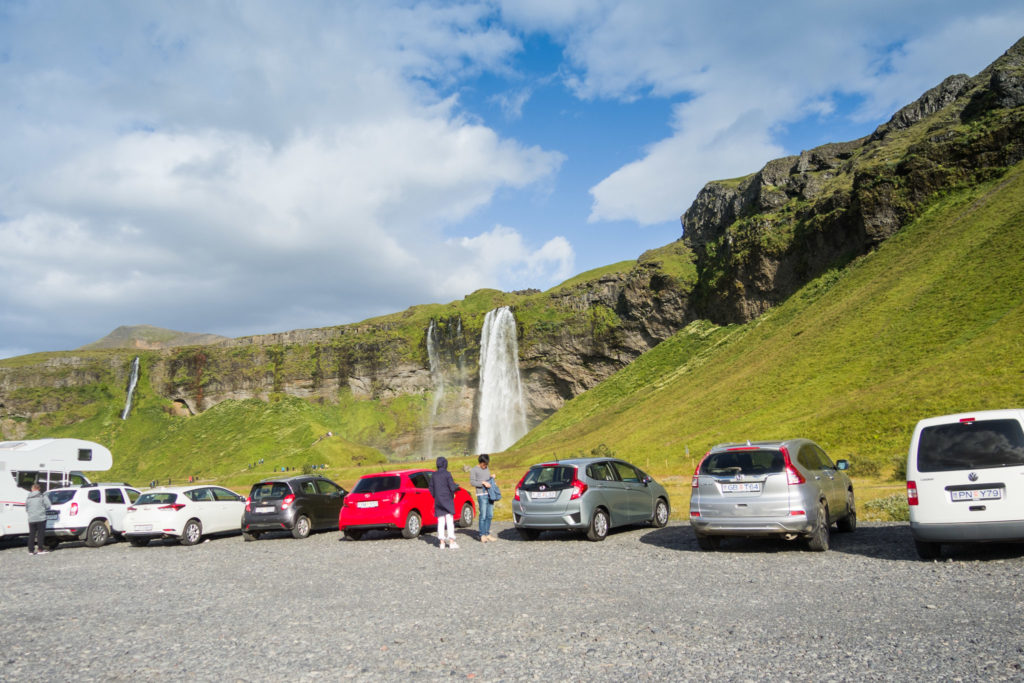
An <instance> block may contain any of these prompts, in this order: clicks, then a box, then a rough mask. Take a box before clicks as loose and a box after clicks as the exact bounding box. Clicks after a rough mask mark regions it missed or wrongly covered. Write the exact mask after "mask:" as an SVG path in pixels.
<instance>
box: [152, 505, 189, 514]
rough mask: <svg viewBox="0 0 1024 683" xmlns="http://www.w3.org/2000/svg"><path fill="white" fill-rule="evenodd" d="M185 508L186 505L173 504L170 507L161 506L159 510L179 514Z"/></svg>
mask: <svg viewBox="0 0 1024 683" xmlns="http://www.w3.org/2000/svg"><path fill="white" fill-rule="evenodd" d="M183 507H185V504H184V503H171V504H170V505H161V506H160V507H158V508H157V510H174V511H175V512H177V511H178V510H180V509H181V508H183Z"/></svg>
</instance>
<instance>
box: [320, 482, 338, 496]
mask: <svg viewBox="0 0 1024 683" xmlns="http://www.w3.org/2000/svg"><path fill="white" fill-rule="evenodd" d="M316 487H317V488H318V489H320V493H322V494H323V495H325V496H329V495H331V494H332V493H337V492H338V491H340V490H341V488H340V487H339V486H336V485H335V484H334V483H332V482H329V481H327V480H326V479H317V480H316Z"/></svg>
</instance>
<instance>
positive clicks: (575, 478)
mask: <svg viewBox="0 0 1024 683" xmlns="http://www.w3.org/2000/svg"><path fill="white" fill-rule="evenodd" d="M579 473H580V471H579V470H578V469H577V470H575V471H574V473H573V475H572V484H571V486H572V495H571V496H569V500H576V499H577V498H579V497H580V496H582V495H583V494H584V493H586V492H587V485H586V484H584V483H583V482H582V481H580V479H579Z"/></svg>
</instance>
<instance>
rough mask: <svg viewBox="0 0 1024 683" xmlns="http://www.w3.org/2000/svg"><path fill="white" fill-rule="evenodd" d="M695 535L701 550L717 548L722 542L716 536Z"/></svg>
mask: <svg viewBox="0 0 1024 683" xmlns="http://www.w3.org/2000/svg"><path fill="white" fill-rule="evenodd" d="M696 536H697V547H698V548H700V549H701V550H718V547H719V546H720V545H721V544H722V539H721V538H720V537H718V536H708V535H707V534H696Z"/></svg>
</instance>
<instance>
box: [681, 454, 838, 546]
mask: <svg viewBox="0 0 1024 683" xmlns="http://www.w3.org/2000/svg"><path fill="white" fill-rule="evenodd" d="M848 468H849V463H848V462H847V461H846V460H839V461H838V462H836V463H835V464H833V463H832V460H831V459H829V457H828V455H826V454H825V451H823V450H822V449H821V447H820V446H818V445H817V444H816V443H814V442H813V441H809V440H807V439H789V440H787V441H758V442H754V443H751V442H750V441H747V442H746V443H727V444H720V445H718V446H715V447H714V448H712V449H711V450H710V451H708V453H707V455H705V456H704V459H703V460H701V462H700V464H699V465H697V470H696V471H695V472H694V473H693V481H692V484H691V487H692V488H691V491H690V526H692V527H693V531H694V533H695V534H696V535H697V543H698V545H699V546H700V547H701V548H702V549H704V550H714V549H716V548H717V547H718V544H719V542H720V541H721V539H722V537H724V536H780V537H783V538H787V539H795V538H802V539H805V540H806V541H807V547H808V548H809V549H810V550H828V545H829V529H830V527H831V525H832V524H833V523H834V524H836V527H837V528H838V530H839V531H853V530H854V529H855V528H856V527H857V508H856V505H855V503H854V498H853V483H852V482H851V481H850V478H849V477H848V476H846V472H845V470H847V469H848Z"/></svg>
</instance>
